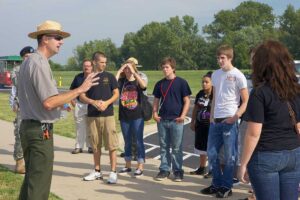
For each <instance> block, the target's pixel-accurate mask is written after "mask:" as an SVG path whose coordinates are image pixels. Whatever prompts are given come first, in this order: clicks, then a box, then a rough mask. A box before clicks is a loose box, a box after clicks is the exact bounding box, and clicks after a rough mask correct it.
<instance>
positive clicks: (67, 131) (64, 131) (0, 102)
mask: <svg viewBox="0 0 300 200" xmlns="http://www.w3.org/2000/svg"><path fill="white" fill-rule="evenodd" d="M8 98H9V94H7V93H0V119H2V120H5V121H10V122H12V121H13V120H14V119H15V116H16V115H15V113H14V112H13V111H12V110H11V109H10V106H9V103H8ZM118 112H119V110H118V106H114V113H115V120H116V128H117V132H118V133H119V132H120V131H121V128H120V121H119V119H118ZM152 123H154V120H153V119H152V120H150V121H147V122H145V125H148V124H152ZM54 133H55V134H58V135H61V136H65V137H69V138H75V136H76V135H75V122H74V118H73V113H72V111H71V112H69V113H68V114H67V117H66V118H65V119H60V120H58V121H57V122H56V123H55V124H54Z"/></svg>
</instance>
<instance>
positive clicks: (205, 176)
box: [203, 172, 212, 178]
mask: <svg viewBox="0 0 300 200" xmlns="http://www.w3.org/2000/svg"><path fill="white" fill-rule="evenodd" d="M203 177H204V178H212V172H208V173H207V174H204V176H203Z"/></svg>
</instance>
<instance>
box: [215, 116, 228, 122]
mask: <svg viewBox="0 0 300 200" xmlns="http://www.w3.org/2000/svg"><path fill="white" fill-rule="evenodd" d="M225 119H227V117H225V118H215V119H214V120H215V122H216V123H221V122H222V121H224V120H225Z"/></svg>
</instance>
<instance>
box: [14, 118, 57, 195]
mask: <svg viewBox="0 0 300 200" xmlns="http://www.w3.org/2000/svg"><path fill="white" fill-rule="evenodd" d="M48 132H49V136H50V137H49V139H45V138H44V136H43V130H42V125H41V123H40V122H39V121H35V120H23V121H22V122H21V126H20V136H21V143H22V148H23V153H24V159H25V167H26V174H25V178H24V181H23V185H22V188H21V192H20V196H19V200H48V196H49V192H50V186H51V178H52V171H53V159H54V152H53V127H52V125H51V127H50V128H49V130H48Z"/></svg>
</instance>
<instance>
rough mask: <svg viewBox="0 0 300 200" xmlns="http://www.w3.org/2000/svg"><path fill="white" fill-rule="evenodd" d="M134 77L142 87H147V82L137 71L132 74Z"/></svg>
mask: <svg viewBox="0 0 300 200" xmlns="http://www.w3.org/2000/svg"><path fill="white" fill-rule="evenodd" d="M133 76H134V78H135V79H136V80H137V82H138V84H139V86H140V87H141V88H142V89H145V88H146V87H147V84H146V82H145V81H144V80H143V79H142V78H141V76H140V75H139V74H138V73H136V72H135V73H134V74H133Z"/></svg>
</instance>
